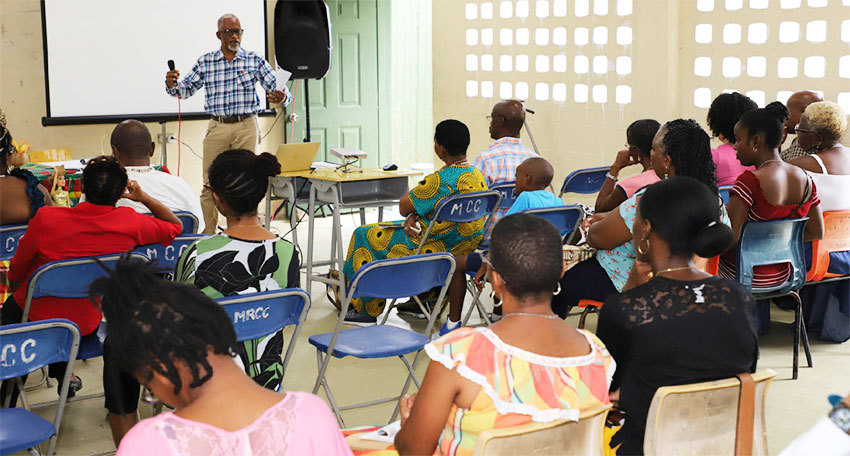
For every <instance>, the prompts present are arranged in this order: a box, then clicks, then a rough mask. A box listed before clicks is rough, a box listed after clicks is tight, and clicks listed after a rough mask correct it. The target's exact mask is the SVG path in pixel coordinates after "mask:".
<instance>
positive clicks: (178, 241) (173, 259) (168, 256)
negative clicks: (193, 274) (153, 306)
mask: <svg viewBox="0 0 850 456" xmlns="http://www.w3.org/2000/svg"><path fill="white" fill-rule="evenodd" d="M208 237H209V235H207V234H181V235H180V236H177V237H176V238H174V240H173V241H171V244H169V245H162V244H148V245H142V246H139V247H136V248H135V249H133V252H135V253H139V254H141V255H144V256H146V257H147V258H148V261H152V262H153V263H154V267H155V268H156V271H157V272H159V273H160V274H173V273H174V270H175V269H176V268H177V260H179V259H180V256H182V255H183V252H184V251H185V250H186V249H187V248H189V246H190V245H192V244H193V243H195V242H196V241H198V240H200V239H204V238H208Z"/></svg>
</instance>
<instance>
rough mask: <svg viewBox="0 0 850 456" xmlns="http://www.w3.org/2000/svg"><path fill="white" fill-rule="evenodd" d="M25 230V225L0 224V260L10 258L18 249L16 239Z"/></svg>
mask: <svg viewBox="0 0 850 456" xmlns="http://www.w3.org/2000/svg"><path fill="white" fill-rule="evenodd" d="M26 231H27V225H26V224H21V225H0V242H2V245H0V261H8V260H11V259H12V257H13V256H15V251H17V250H18V241H19V240H20V239H21V237H23V235H24V233H26Z"/></svg>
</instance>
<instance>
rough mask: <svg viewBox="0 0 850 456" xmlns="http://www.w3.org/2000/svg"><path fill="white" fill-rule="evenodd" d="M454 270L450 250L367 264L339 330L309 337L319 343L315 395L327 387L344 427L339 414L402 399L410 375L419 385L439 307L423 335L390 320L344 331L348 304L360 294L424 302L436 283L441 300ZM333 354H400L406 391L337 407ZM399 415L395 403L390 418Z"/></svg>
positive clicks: (344, 303) (351, 292)
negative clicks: (331, 381) (331, 380)
mask: <svg viewBox="0 0 850 456" xmlns="http://www.w3.org/2000/svg"><path fill="white" fill-rule="evenodd" d="M454 270H455V260H454V256H453V255H451V254H450V253H445V252H441V253H428V254H423V255H414V256H409V257H404V258H394V259H390V260H378V261H372V262H370V263H367V264H365V265H363V266H362V267H361V268H360V269H358V270H357V272H356V273H355V274H354V277H353V278H352V280H351V285H350V286H349V289H348V292H346V293H344V296H343V298H342V305H341V309H340V313H339V318H338V319H337V323H336V328H335V329H334V331H333V332H330V333H324V334H316V335H313V336H310V339H309V340H310V344H312V345H313V346H315V347H316V356H317V361H318V364H319V375H318V377H316V384H315V385H314V386H313V394H316V392H318V391H319V387H320V386H321V387H323V388H324V390H325V394H326V395H327V397H328V402H330V404H331V408H332V409H333V411H334V414H335V415H336V418H337V421H339V424H340V426H341V427H344V426H345V423H344V422H343V420H342V416H341V415H340V412H341V411H343V410H350V409H354V408H360V407H368V406H371V405H376V404H382V403H384V402H392V401H398V400H399V399H400V398H401V397H403V396H404V395H405V393H406V392H407V389H408V387H409V386H410V380H411V379H412V380H413V382H414V383H415V384H416V386H417V387H419V379H418V378H417V377H416V371H415V369H416V363H417V361H418V360H419V354H420V351H421V350H422V348H423V347H424V346H425V344H427V343H428V342H430V338H429V336H430V334H431V330H432V329H433V326H434V320H435V319H436V318H437V314H438V313H439V310H440V307H439V306H434V309H433V311H431V313H430V316H429V318H428V325H427V327H426V329H425V333H424V334H420V333H417V332H415V331H411V330H409V329H402V328H399V327H396V326H390V325H385V324H380V325H375V326H369V327H364V328H355V329H347V330H345V331H340V329H341V328H342V324H343V322H344V320H345V315H346V313H347V312H348V308H349V307H350V306H351V300H352V299H354V298H358V297H370V298H382V299H399V298H406V297H413V299H415V300H416V301H417V302H419V300H418V298H416V295H418V294H420V293H424V292H426V291H428V290H430V289H432V288H434V287H440V294H439V298H438V300H437V302H442V300H443V297H444V296H445V295H446V291H447V290H448V287H449V283H450V282H451V278H452V274H454ZM419 304H420V306H421V305H422V304H421V303H419ZM323 353H324V354H325V355H324V356H323V355H322V354H323ZM410 353H416V356H415V357H414V358H413V363H412V364H411V363H410V362H409V361H408V360H407V358H405V355H408V354H410ZM331 356H333V357H336V358H344V357H346V356H353V357H355V358H361V359H372V358H390V357H393V356H397V357H398V358H399V359H400V360H401V361H402V362H403V363H404V365H405V366H406V367H407V371H408V376H407V380H405V382H404V387H403V388H402V390H401V394H399V395H398V396H393V397H389V398H384V399H377V400H373V401H368V402H362V403H359V404H354V405H348V406H343V407H338V406H337V404H336V400H335V399H334V397H333V394H332V393H331V390H330V386H329V385H328V381H327V379H326V378H325V372H326V371H327V368H328V364H329V363H330V360H331ZM397 415H398V405H396V408H395V411H393V415H392V417H391V418H390V421H391V422H392V421H393V420H395V418H396V416H397Z"/></svg>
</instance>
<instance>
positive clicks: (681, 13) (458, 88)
mask: <svg viewBox="0 0 850 456" xmlns="http://www.w3.org/2000/svg"><path fill="white" fill-rule="evenodd" d="M469 3H472V4H475V5H477V6H478V9H479V15H478V18H476V19H473V20H468V19H466V17H465V8H466V6H467V4H469ZM486 3H491V4H492V8H493V18H492V19H483V18H481V17H480V12H481V11H480V9H481V6H483V5H484V4H486ZM501 3H502V1H501V0H492V1H491V0H466V1H464V0H433V4H434V9H433V43H434V44H433V52H434V119H435V121H439V120H441V119H445V118H456V119H459V120H462V121H463V122H465V123H467V125H469V127H470V130H471V133H472V135H473V139H472V146H471V152H478V151H481V150H484V149H485V148H486V147H487V144H488V142H489V141H490V140H489V138H488V133H487V121H486V119H485V116H486V115H487V114H489V113H490V109H491V106H492V105H493V103H495V102H497V101H498V100H499V99H500V97H499V83H500V82H503V81H505V82H510V83H512V84H515V83H516V82H522V81H524V82H528V83H529V86H530V89H531V90H530V93H529V97H528V99H529V101H528V102H527V105H528V106H529V107H530V108H532V109H534V110H536V112H537V113H536V114H535V115H533V116H529V117H528V119H529V122H530V124H531V127H532V132H533V133H534V135H535V139H536V140H537V144H538V146H539V148H540V152H541V154H542V155H543V156H544V157H546V158H547V159H549V160H550V161H551V162H552V163H553V165H554V166H555V169H556V176H555V182H556V183H560V182H562V180H563V178H564V177H565V176H566V174H568V173H569V172H570V171H571V170H574V169H577V168H582V167H589V166H600V165H609V164H610V163H611V161H612V160H613V158H614V156H615V154H616V152H617V151H618V150H619V149H620V148H622V145H623V143H624V141H625V129H626V127H627V126H628V124H629V123H631V122H632V121H634V120H637V119H640V118H646V117H650V118H655V119H657V120H659V121H661V122H664V121H667V120H671V119H673V118H676V117H692V118H695V119H697V120H698V121H699V122H700V123H701V124H703V125H704V124H705V117H706V113H707V109H701V108H696V107H694V106H693V90H694V88H695V87H703V86H706V87H711V88H712V91H713V94H714V96H716V95H717V94H718V93H720V91H721V90H723V89H727V88H731V89H739V90H741V91H747V90H751V89H752V88H756V87H761V88H762V90H765V91H767V92H768V93H769V94H770V93H771V91H772V94H773V95H775V93H776V91H777V90H799V89H801V88H804V87H813V88H816V89H819V90H824V91H825V94H826V96H827V98H830V97H835V96H836V95H837V93H838V92H844V91H848V90H850V88H848V87H850V82H848V80H847V79H841V78H839V77H838V70H837V59H838V56H839V55H844V54H847V53H848V46H847V45H846V44H845V43H841V42H840V40H839V25H840V21H841V20H842V19H846V18H848V17H850V7H847V6H841V2H840V1H830V3H829V6H828V7H827V8H818V9H817V11H814V12H811V11H806V12H801V11H802V10H798V11H797V16H800V17H802V16H805V17H802V18H799V17H798V19H797V20H798V21H801V22H802V23H803V28H804V29H805V22H806V21H807V20H809V19H808V18H809V17H810V16H812V17H814V16H817V17H819V18H820V17H827V18H829V21H830V24H829V25H830V29H829V35H828V40H827V42H826V43H822V44H818V45H816V46H815V47H816V48H818V51H817V52H823V54H820V55H826V56H828V57H827V59H828V70H827V75H826V77H825V78H823V79H820V80H818V81H817V84H815V83H814V82H812V81H810V80H800V79H797V80H788V79H782V80H780V79H779V78H777V77H776V63H775V60H774V61H773V63H772V64H771V63H769V64H768V75H767V76H768V77H765V78H762V80H752V79H750V78H747V77H746V73H744V77H741V78H739V79H737V80H728V79H724V78H722V77H720V76H719V74H720V69H719V68H720V66H719V63H716V64H715V67H714V76H715V77H712V78H703V79H705V80H697V79H698V78H696V77H695V76H694V75H693V58H694V55H695V54H696V53H698V52H699V53H705V54H706V55H711V56H714V57H715V60H717V61H719V60H720V58H722V56H724V55H725V54H726V53H727V52H729V53H730V55H738V54H739V53H741V52H744V51H746V49H745V48H746V46H739V47H736V48H726V47H724V46H718V45H717V44H716V43H717V40H718V39H719V38H718V37H719V32H718V31H717V25H715V44H714V45H709V46H703V47H701V48H698V47H696V46H695V45H694V44H692V43H693V36H694V30H693V27H694V24H695V23H697V22H702V21H703V18H704V17H708V18H710V19H711V20H715V21H718V22H720V21H723V20H724V18H727V17H728V18H736V19H735V20H738V21H741V22H742V23H743V20H744V19H749V20H750V21H756V20H757V19H756V18H757V17H762V18H764V17H765V15H766V14H774V11H773V9H776V10H778V9H779V8H778V6H777V5H778V3H779V2H778V1H771V2H770V5H771V8H772V9H771V10H769V11H767V12H760V13H759V14H753V11H750V10H748V5H749V2H748V1H743V4H744V9H743V10H741V11H737V12H734V13H730V14H726V12H725V11H715V12H713V13H699V14H698V13H697V12H696V0H681V1H680V0H633V2H632V3H633V11H632V13H631V14H629V15H626V16H623V17H620V16H618V15H617V12H616V5H617V3H618V2H617V0H610V1H609V2H608V4H609V11H608V14H607V15H605V16H598V15H595V14H594V11H593V8H594V4H595V3H596V2H594V1H592V0H591V1H590V2H589V5H590V13H589V14H588V15H587V16H585V17H576V15H575V6H576V5H577V4H578V3H579V2H578V1H576V0H569V1H568V2H567V5H568V10H567V12H568V14H567V15H566V16H565V17H554V6H555V3H556V0H548V4H549V5H550V8H549V16H548V17H545V18H538V17H536V14H535V6H536V4H537V2H536V0H530V1H529V2H528V4H529V10H530V14H529V15H528V17H526V18H518V17H516V16H513V17H511V18H509V19H502V18H500V6H501ZM508 3H510V4H511V5H512V6H516V4H517V3H518V1H517V0H511V1H510V2H508ZM714 3H715V5H716V7H717V8H723V5H724V1H723V0H715V2H714ZM805 5H806V2H805V0H804V1H803V8H804V9H805ZM513 14H516V11H513ZM700 14H702V15H703V17H700ZM775 15H776V18H771V19H770V20H764V21H765V22H768V23H771V24H778V22H779V20H780V19H779V18H780V17H787V16H791V15H793V12H788V11H779V12H776V13H775ZM729 20H730V21H731V20H732V19H729ZM783 20H784V19H783ZM721 23H722V22H721ZM597 26H606V27H608V34H607V37H608V44H607V45H604V46H599V45H595V44H594V43H593V41H592V35H593V33H592V30H593V28H594V27H597ZM620 26H629V27H631V28H632V33H633V43H632V44H631V45H627V46H621V45H618V44H617V43H616V42H615V32H614V30H615V29H616V28H617V27H620ZM522 27H525V28H528V29H529V31H530V35H531V38H530V43H529V44H528V45H519V44H517V43H516V40H515V39H514V41H513V44H512V45H510V46H503V45H501V44H500V29H501V28H512V29H516V28H522ZM557 27H565V28H566V30H567V40H566V45H563V46H559V45H555V44H553V43H552V36H553V35H552V33H553V32H552V31H553V29H554V28H557ZM579 27H586V28H588V29H589V30H590V32H591V33H590V35H591V42H590V43H589V44H587V45H582V46H579V45H577V44H576V41H575V36H574V32H575V29H576V28H579ZM485 28H492V29H493V44H492V45H490V46H485V45H483V44H482V43H481V36H480V31H481V30H482V29H485ZM536 28H547V29H549V30H550V38H549V44H548V45H546V46H538V45H536V44H535V37H534V34H535V29H536ZM467 29H477V30H479V42H478V44H477V45H475V46H468V45H467V43H466V30H467ZM804 31H805V30H804ZM772 33H775V32H772ZM514 38H515V37H514ZM743 40H744V41H745V42H746V25H744V37H743ZM803 41H805V40H803ZM771 43H772V42H771V41H768V43H767V44H765V45H762V49H760V50H759V52H761V54H759V55H766V56H768V60H769V61H770V59H771V58H776V57H777V56H778V55H780V54H782V53H784V52H790V53H791V54H792V55H796V56H798V57H800V58H804V57H805V56H806V55H810V54H811V51H810V49H809V48H808V47H807V46H806V45H805V44H800V43H798V44H796V45H793V46H786V45H782V46H780V45H779V44H778V41H777V40H775V39H774V41H773V43H776V44H771ZM783 46H784V47H783ZM468 54H472V55H475V56H476V57H477V58H478V59H479V62H478V63H479V67H478V71H467V70H466V58H467V55H468ZM483 54H490V55H493V59H494V64H493V70H492V71H484V70H482V68H481V62H480V56H481V55H483ZM516 54H527V55H529V57H530V68H529V71H528V72H518V71H516V69H515V68H514V69H513V71H510V72H501V71H500V69H499V60H500V56H502V55H516ZM558 54H565V55H566V56H567V68H566V72H563V73H558V72H554V71H553V67H552V61H550V71H549V72H548V73H539V72H537V71H535V61H534V59H535V56H536V55H547V56H549V57H550V58H553V57H554V56H555V55H558ZM577 54H583V55H586V56H588V58H589V59H590V60H591V61H592V59H593V57H594V56H598V55H607V56H608V57H609V59H610V60H611V62H610V63H609V69H608V71H607V73H606V74H595V73H594V71H593V68H592V66H593V65H592V63H591V69H590V71H589V72H588V73H587V74H577V73H576V72H575V66H574V57H575V56H576V55H577ZM618 56H630V57H631V63H632V65H631V66H632V69H631V74H628V75H618V74H617V73H616V69H615V65H614V61H616V60H615V59H616V58H617V57H618ZM718 56H719V57H720V58H718ZM771 65H773V76H772V77H771V73H770V71H771ZM801 74H802V69H801ZM467 81H493V84H494V94H493V97H492V98H484V97H482V96H481V95H480V93H479V95H478V96H476V97H468V96H467V94H466V89H465V85H466V82H467ZM538 82H541V83H547V84H549V86H550V99H549V100H548V101H537V100H535V99H534V98H535V94H534V84H536V83H538ZM558 83H562V84H565V85H566V87H567V90H566V92H567V93H566V101H564V102H556V101H553V100H552V99H551V95H552V94H551V87H552V85H553V84H558ZM575 84H587V85H588V86H593V85H606V86H607V87H608V102H607V103H604V104H600V103H596V102H593V101H592V99H591V100H590V101H589V102H586V103H580V102H577V101H575V99H574V94H573V86H574V85H575ZM616 85H628V86H630V87H631V88H632V100H631V103H629V104H618V103H617V102H616V101H615V100H614V86H616ZM780 87H782V88H781V89H780ZM773 95H768V101H772V100H773V99H774V98H772V96H773ZM514 96H516V95H514ZM833 99H834V98H833ZM523 135H524V136H523V139H524V142H526V144H528V145H529V146H530V144H529V141H528V139H527V137H526V136H525V132H523Z"/></svg>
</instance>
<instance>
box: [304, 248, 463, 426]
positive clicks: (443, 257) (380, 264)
mask: <svg viewBox="0 0 850 456" xmlns="http://www.w3.org/2000/svg"><path fill="white" fill-rule="evenodd" d="M423 261H440V262H442V261H448V262H449V263H450V267H449V271H448V274H447V275H446V277H445V279H443V286H442V287H441V289H440V294H439V298H438V299H439V300H438V302H442V299H443V297H444V296H445V295H446V292H447V291H448V287H449V283H450V281H451V278H452V274H454V269H455V260H454V256H453V255H451V254H449V253H446V252H441V253H431V254H424V255H415V256H412V257H403V258H395V259H389V260H378V261H373V262H371V263H367V264H365V265H363V266H362V267H361V268H360V269H359V270H358V271H357V273H356V274H355V275H354V278H353V280H352V282H351V285H350V286H349V292H348V293H345V297H344V298H343V302H342V303H341V306H340V307H341V308H340V312H339V317H338V319H337V324H336V327H335V328H334V332H333V335H332V336H331V340H330V343H329V344H328V346H327V350H326V353H325V355H324V356H323V355H322V350H321V349H319V348H318V347H317V348H316V361H317V363H318V368H319V373H318V376H317V377H316V383H315V385H314V386H313V394H316V393H317V392H318V391H319V388H320V387H322V388H323V389H324V391H325V394H326V395H327V397H328V402H329V403H330V405H331V408H332V409H333V412H334V415H335V416H336V419H337V421H338V422H339V425H340V426H341V427H344V426H345V423H344V421H343V419H342V416H341V414H340V412H342V411H345V410H351V409H355V408H362V407H369V406H372V405H378V404H383V403H385V402H392V401H398V400H399V399H401V398H402V397H404V395H405V394H406V393H407V390H408V388H409V387H410V381H411V380H413V383H414V384H416V387H417V388H419V387H420V382H419V378H418V377H417V376H416V364H417V362H418V361H419V356H420V354H421V353H422V348H423V347H424V346H425V343H423V344H422V347H419V348H418V349H416V350H415V353H416V355H415V356H414V358H413V362H412V363H411V362H410V361H408V360H407V358H405V356H406V355H409V354H410V353H414V351H410V352H407V353H403V354H401V355H398V358H399V359H400V360H401V362H402V363H404V366H405V367H406V368H407V372H408V375H407V379H406V380H405V382H404V387H403V388H402V390H401V393H400V394H399V395H398V396H391V397H388V398H383V399H375V400H372V401H366V402H361V403H358V404H352V405H346V406H342V407H340V406H338V405H337V403H336V399H335V398H334V396H333V393H332V392H331V389H330V386H329V385H328V381H327V378H325V373H326V372H327V368H328V365H329V364H330V360H331V357H333V356H334V347H335V346H336V343H337V339H338V338H339V335H340V332H341V331H340V330H341V328H342V325H343V323H344V322H345V315H346V314H347V313H348V309H349V307H350V306H351V300H352V297H353V296H355V295H356V294H357V286H358V284H359V283H360V281H361V280H362V279H363V278H364V277H365V276H367V275H368V274H369V273H370V272H371V271H375V270H379V269H383V268H392V267H395V266H398V265H403V264H410V263H421V262H423ZM418 292H421V291H418ZM418 292H416V293H418ZM416 293H412V294H413V295H414V299H416V298H415V294H416ZM397 297H402V296H397ZM417 302H419V300H418V299H417ZM419 305H420V306H421V305H422V304H421V302H420V303H419ZM438 313H439V306H434V309H433V310H432V311H431V312H430V314H429V317H428V324H427V326H426V329H425V333H424V336H425V338H426V339H427V338H428V337H429V336H430V334H431V332H432V330H433V327H434V321H435V320H436V318H437V315H438ZM381 325H383V322H382V324H381ZM366 329H369V328H358V329H352V330H349V331H357V330H361V331H362V330H366ZM411 332H413V331H411ZM426 343H427V342H426ZM343 356H344V355H343ZM385 357H388V356H385ZM398 412H399V406H398V404H397V405H396V407H395V410H394V411H393V414H392V417H391V418H390V422H392V421H395V419H396V417H397V416H398Z"/></svg>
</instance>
